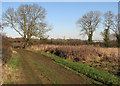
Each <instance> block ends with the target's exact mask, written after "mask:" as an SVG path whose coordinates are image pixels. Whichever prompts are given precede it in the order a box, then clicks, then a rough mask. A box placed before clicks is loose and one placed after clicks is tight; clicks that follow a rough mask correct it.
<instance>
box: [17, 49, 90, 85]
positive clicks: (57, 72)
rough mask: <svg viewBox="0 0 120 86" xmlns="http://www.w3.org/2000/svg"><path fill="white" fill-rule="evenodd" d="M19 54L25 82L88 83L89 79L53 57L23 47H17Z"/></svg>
mask: <svg viewBox="0 0 120 86" xmlns="http://www.w3.org/2000/svg"><path fill="white" fill-rule="evenodd" d="M15 50H16V51H17V53H18V54H19V62H20V69H21V70H22V74H23V76H24V78H25V79H24V81H23V83H24V84H88V83H89V81H88V80H87V79H86V78H85V77H83V76H79V75H77V74H75V73H73V72H71V71H69V70H67V69H65V68H64V67H62V66H60V65H59V64H56V63H55V62H54V61H53V60H52V59H51V58H49V57H46V56H43V55H41V54H39V53H35V52H32V51H28V50H23V49H15Z"/></svg>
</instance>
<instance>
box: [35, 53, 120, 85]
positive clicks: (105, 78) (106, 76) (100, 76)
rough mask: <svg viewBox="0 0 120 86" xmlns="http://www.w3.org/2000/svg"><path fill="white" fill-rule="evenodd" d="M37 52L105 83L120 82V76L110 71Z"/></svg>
mask: <svg viewBox="0 0 120 86" xmlns="http://www.w3.org/2000/svg"><path fill="white" fill-rule="evenodd" d="M36 52H38V53H41V54H43V55H45V56H48V57H51V58H52V59H54V61H55V62H57V63H60V64H62V65H65V66H67V67H69V68H71V69H73V70H75V71H77V72H78V73H82V74H84V75H86V76H88V77H89V78H92V79H94V80H96V81H99V82H101V83H103V84H107V85H112V84H120V82H119V81H120V78H118V77H117V76H114V75H112V74H110V73H108V72H105V71H100V70H98V69H96V68H93V67H90V66H88V65H85V64H82V63H76V62H71V61H68V60H65V59H62V58H60V57H58V56H56V55H53V54H47V53H45V52H41V51H36Z"/></svg>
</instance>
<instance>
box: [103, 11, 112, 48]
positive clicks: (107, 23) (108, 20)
mask: <svg viewBox="0 0 120 86" xmlns="http://www.w3.org/2000/svg"><path fill="white" fill-rule="evenodd" d="M113 18H114V14H113V13H112V12H111V11H108V12H106V13H105V14H104V23H103V24H104V27H105V28H104V32H103V34H104V36H103V37H104V41H105V46H106V47H109V41H110V29H112V27H113Z"/></svg>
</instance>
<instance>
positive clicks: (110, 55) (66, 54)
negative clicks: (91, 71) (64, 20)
mask: <svg viewBox="0 0 120 86" xmlns="http://www.w3.org/2000/svg"><path fill="white" fill-rule="evenodd" d="M27 49H28V50H41V51H45V52H47V53H51V54H55V55H57V56H60V57H62V58H65V59H69V60H72V61H77V62H79V61H94V60H96V61H109V62H118V48H101V47H94V46H88V45H80V46H70V45H33V46H31V47H28V48H27Z"/></svg>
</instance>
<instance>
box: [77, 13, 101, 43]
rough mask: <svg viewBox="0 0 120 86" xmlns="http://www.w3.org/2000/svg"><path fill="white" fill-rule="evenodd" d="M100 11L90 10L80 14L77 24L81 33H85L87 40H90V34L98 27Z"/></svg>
mask: <svg viewBox="0 0 120 86" xmlns="http://www.w3.org/2000/svg"><path fill="white" fill-rule="evenodd" d="M100 16H101V13H100V12H98V11H90V12H89V13H87V14H85V15H83V16H82V18H80V19H79V20H78V21H77V24H78V25H79V27H80V28H81V32H83V33H82V34H85V35H87V36H88V42H90V43H91V42H92V36H93V33H94V31H95V30H96V28H97V27H98V24H99V23H100V21H101V17H100Z"/></svg>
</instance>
